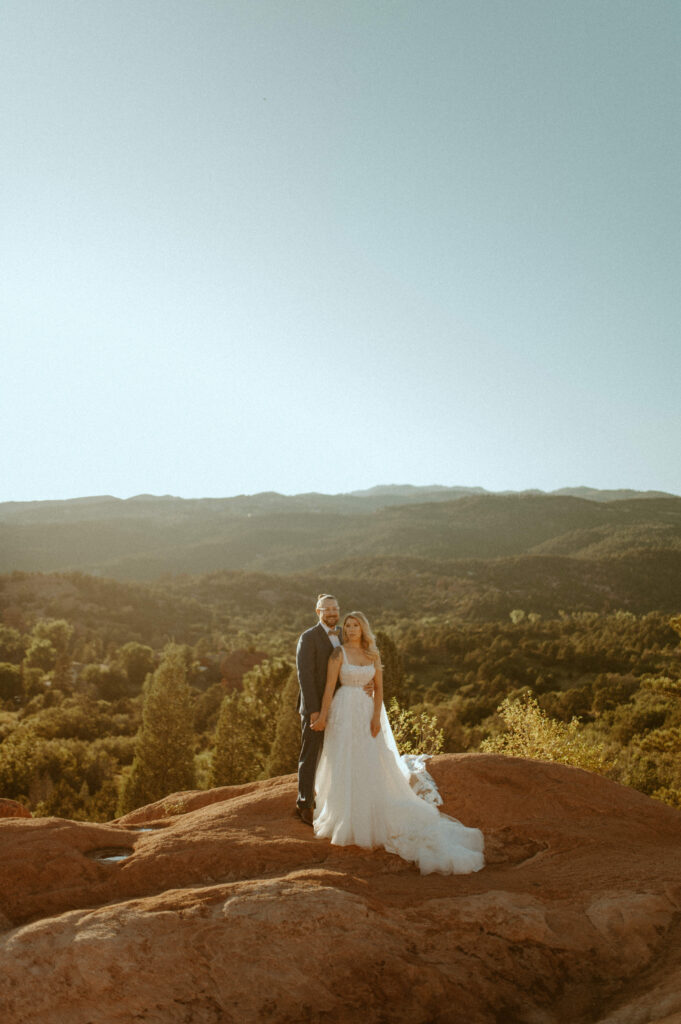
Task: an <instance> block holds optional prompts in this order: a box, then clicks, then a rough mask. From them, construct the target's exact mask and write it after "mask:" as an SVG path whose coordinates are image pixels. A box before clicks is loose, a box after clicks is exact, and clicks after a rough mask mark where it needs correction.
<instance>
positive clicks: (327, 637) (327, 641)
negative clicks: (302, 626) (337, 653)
mask: <svg viewBox="0 0 681 1024" xmlns="http://www.w3.org/2000/svg"><path fill="white" fill-rule="evenodd" d="M317 629H318V630H319V632H320V633H321V634H322V636H323V637H324V640H325V641H326V643H327V644H328V645H329V647H330V649H331V650H333V644H332V643H331V640H330V639H329V634H328V633H327V632H326V630H325V629H324V627H323V626H322V624H321V622H320V623H319V625H318V626H317Z"/></svg>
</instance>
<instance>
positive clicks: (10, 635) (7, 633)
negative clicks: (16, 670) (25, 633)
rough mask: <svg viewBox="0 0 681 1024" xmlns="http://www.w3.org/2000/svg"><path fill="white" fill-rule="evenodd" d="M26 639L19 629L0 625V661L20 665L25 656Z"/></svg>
mask: <svg viewBox="0 0 681 1024" xmlns="http://www.w3.org/2000/svg"><path fill="white" fill-rule="evenodd" d="M25 649H26V641H25V639H24V638H23V637H22V635H21V633H20V632H19V630H18V629H12V627H11V626H2V625H0V661H9V662H11V663H12V664H13V665H18V664H19V663H20V662H21V660H22V658H23V657H24V651H25Z"/></svg>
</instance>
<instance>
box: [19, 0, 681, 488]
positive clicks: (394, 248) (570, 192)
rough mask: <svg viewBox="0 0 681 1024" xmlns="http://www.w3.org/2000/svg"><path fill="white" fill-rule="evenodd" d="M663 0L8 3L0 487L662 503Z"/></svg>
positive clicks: (669, 70) (666, 6) (670, 406)
mask: <svg viewBox="0 0 681 1024" xmlns="http://www.w3.org/2000/svg"><path fill="white" fill-rule="evenodd" d="M680 52H681V4H679V3H678V0H668V2H665V0H646V2H643V0H598V2H594V0H560V2H556V0H531V2H529V0H513V2H509V0H443V2H439V0H435V2H433V0H413V2H402V0H392V2H381V0H376V2H371V3H368V2H367V0H357V2H355V0H347V2H340V0H338V2H336V0H321V2H320V0H233V2H230V0H222V2H216V0H183V2H178V0H134V2H130V0H87V2H82V0H78V2H76V0H56V2H55V0H49V2H48V0H2V2H1V3H0V95H1V96H2V105H1V108H0V172H1V176H2V189H1V190H0V337H1V340H2V362H1V365H0V391H1V393H0V399H1V401H0V429H1V430H2V439H3V441H2V454H1V456H0V500H4V501H7V500H28V499H46V498H66V497H76V496H81V495H87V494H105V493H108V494H115V495H118V496H120V497H128V496H130V495H133V494H137V493H140V492H149V493H155V494H167V493H170V494H177V495H182V496H186V497H200V496H218V495H231V494H237V493H244V492H245V493H251V492H255V491H262V490H278V491H282V492H284V493H294V492H299V491H310V490H318V491H326V492H337V491H346V490H352V489H355V488H360V487H367V486H371V485H373V484H376V483H404V482H409V483H413V484H425V483H441V484H463V485H469V486H472V485H479V486H483V487H487V488H490V489H492V490H502V489H522V488H526V487H540V488H544V489H547V490H550V489H553V488H557V487H561V486H568V485H577V484H585V485H589V486H594V487H607V488H610V487H635V488H640V489H648V488H654V489H663V490H669V491H673V492H677V493H681V443H680V442H681V401H680V396H681V387H680V384H681V349H680V339H679V320H680V316H679V312H680V299H679V296H680V294H681V288H680V281H681V230H680V222H681V218H680V216H679V214H680V210H679V206H680V202H681V201H680V189H679V180H680V170H681V166H680V165H681V160H680V159H679V156H680V153H679V149H680V145H681V143H680V135H679V115H680V112H681V111H680V107H681V103H680V98H681V71H680V62H679V53H680Z"/></svg>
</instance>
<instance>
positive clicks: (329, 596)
mask: <svg viewBox="0 0 681 1024" xmlns="http://www.w3.org/2000/svg"><path fill="white" fill-rule="evenodd" d="M324 601H336V604H338V601H337V600H336V598H335V597H334V596H333V594H320V595H319V597H318V598H317V604H316V605H315V611H319V609H320V608H321V606H322V604H323V602H324Z"/></svg>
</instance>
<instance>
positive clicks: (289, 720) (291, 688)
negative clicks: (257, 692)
mask: <svg viewBox="0 0 681 1024" xmlns="http://www.w3.org/2000/svg"><path fill="white" fill-rule="evenodd" d="M299 691H300V687H299V685H298V675H297V673H296V670H295V668H294V669H292V670H291V672H290V673H289V676H288V679H287V680H286V683H285V684H284V689H283V690H282V691H281V699H280V701H279V710H278V712H277V722H276V730H275V734H274V740H273V742H272V747H271V749H270V755H269V757H268V759H267V776H268V778H273V777H274V776H275V775H289V774H290V773H291V772H295V771H296V770H297V768H298V756H299V754H300V715H299V714H298V693H299Z"/></svg>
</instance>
